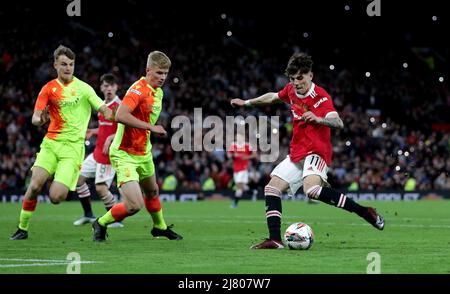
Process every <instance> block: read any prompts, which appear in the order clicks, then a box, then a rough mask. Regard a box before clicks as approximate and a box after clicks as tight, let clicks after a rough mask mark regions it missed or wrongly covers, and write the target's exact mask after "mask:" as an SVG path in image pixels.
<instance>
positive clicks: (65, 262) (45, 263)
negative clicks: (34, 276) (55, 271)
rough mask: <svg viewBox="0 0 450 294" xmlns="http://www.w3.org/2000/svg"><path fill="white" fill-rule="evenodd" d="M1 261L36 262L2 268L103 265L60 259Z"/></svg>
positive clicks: (2, 259)
mask: <svg viewBox="0 0 450 294" xmlns="http://www.w3.org/2000/svg"><path fill="white" fill-rule="evenodd" d="M0 261H22V262H35V263H20V264H0V268H11V267H28V266H30V267H31V266H52V265H75V264H93V263H101V261H100V262H99V261H91V260H80V261H75V260H74V261H71V260H64V259H62V260H58V259H26V258H25V259H24V258H0Z"/></svg>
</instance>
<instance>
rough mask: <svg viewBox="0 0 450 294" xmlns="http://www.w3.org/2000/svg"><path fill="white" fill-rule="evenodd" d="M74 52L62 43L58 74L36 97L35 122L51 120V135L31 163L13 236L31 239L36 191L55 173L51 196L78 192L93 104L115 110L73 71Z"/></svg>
mask: <svg viewBox="0 0 450 294" xmlns="http://www.w3.org/2000/svg"><path fill="white" fill-rule="evenodd" d="M74 67H75V54H74V53H73V51H72V50H70V49H69V48H67V47H64V46H59V47H58V48H57V49H56V50H55V52H54V68H55V69H56V72H57V74H58V77H57V78H56V79H54V80H52V81H50V82H48V83H47V84H46V85H45V86H44V87H43V88H42V90H41V92H40V93H39V96H38V98H37V101H36V104H35V107H34V113H33V117H32V123H33V124H34V125H36V126H43V125H44V124H46V123H47V122H48V121H50V125H49V127H48V131H47V134H46V136H45V138H44V139H43V141H42V144H41V146H40V151H39V153H38V154H37V156H36V161H35V162H34V165H33V167H32V176H31V182H30V184H29V186H28V188H27V191H26V192H25V198H24V200H23V205H22V210H21V212H20V220H19V226H18V230H17V232H15V233H14V234H13V235H12V236H11V238H10V239H11V240H23V239H27V238H28V225H29V220H30V218H31V216H32V215H33V212H34V210H35V209H36V204H37V199H36V198H37V195H38V194H39V192H40V191H41V189H42V187H43V186H44V184H45V183H46V181H47V179H48V178H49V177H51V176H53V182H52V184H51V185H50V189H49V190H50V191H49V195H50V200H51V202H52V203H53V204H58V203H60V202H61V201H63V200H65V199H66V197H67V193H68V192H69V190H70V191H74V190H75V187H76V184H77V180H78V176H79V174H80V167H81V164H82V162H83V160H84V151H85V147H84V138H85V135H86V129H87V126H88V123H89V119H90V117H91V112H92V111H91V108H94V109H95V110H97V111H99V112H101V113H102V114H103V115H104V116H105V117H106V118H107V119H108V120H113V119H114V114H113V112H112V111H111V109H109V108H108V107H107V106H106V105H105V103H104V102H103V100H102V99H100V98H99V97H98V96H97V94H96V93H95V91H94V89H92V87H91V86H89V85H88V84H86V83H85V82H83V81H81V80H79V79H77V78H76V77H74V76H73V72H74Z"/></svg>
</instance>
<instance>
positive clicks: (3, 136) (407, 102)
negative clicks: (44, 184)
mask: <svg viewBox="0 0 450 294" xmlns="http://www.w3.org/2000/svg"><path fill="white" fill-rule="evenodd" d="M149 18H150V19H149V21H142V19H141V20H140V22H138V21H137V20H128V21H127V22H122V23H121V24H120V26H114V25H113V24H112V25H111V26H109V27H106V25H105V27H98V26H95V25H93V24H89V23H87V24H84V26H80V25H76V24H74V23H69V24H65V25H62V26H61V27H60V28H54V27H52V29H53V31H52V35H51V36H46V35H45V34H44V33H42V32H45V31H46V29H48V26H49V25H46V24H36V27H35V30H34V31H33V32H28V31H26V30H25V28H24V27H20V26H19V27H17V28H14V29H11V31H10V33H11V34H14V35H15V36H16V37H15V38H13V39H10V41H9V42H8V43H4V42H2V43H0V81H1V83H0V189H1V190H6V189H24V188H25V187H26V185H27V181H28V180H29V177H30V167H31V166H32V164H33V161H34V158H35V155H36V152H37V151H38V150H39V144H40V142H41V140H42V138H43V136H44V135H45V132H46V130H45V129H44V128H38V127H35V126H33V125H31V115H32V112H33V107H34V102H35V99H36V97H37V94H38V92H39V91H40V89H41V87H42V86H43V85H44V84H45V83H46V82H47V81H49V80H51V79H53V78H54V77H55V73H54V70H53V68H52V53H53V50H54V49H55V48H56V47H57V46H58V45H59V44H60V43H61V44H64V45H66V46H69V47H71V48H72V49H73V50H74V51H75V52H76V54H77V58H76V69H75V75H76V76H77V77H78V78H80V79H82V80H84V81H86V82H88V83H89V84H91V85H92V86H93V87H94V88H95V89H96V90H97V92H98V93H99V95H101V93H100V91H99V77H100V76H101V75H102V74H104V73H108V72H112V73H114V74H115V75H117V76H118V77H119V79H120V85H119V88H120V90H119V96H120V97H123V94H124V93H125V91H126V90H127V88H128V87H129V86H130V85H131V84H132V83H133V82H134V81H135V80H137V79H138V78H139V77H140V76H142V75H144V74H145V62H146V56H147V54H148V53H149V52H150V51H151V50H161V51H164V52H166V53H167V54H168V55H169V57H170V58H171V59H172V64H173V66H172V69H171V72H170V74H169V77H168V80H167V82H166V85H165V87H164V91H165V97H164V104H163V108H164V110H163V111H162V113H161V116H160V121H159V123H161V124H162V125H163V126H164V127H165V129H166V130H168V131H169V136H168V137H167V138H163V139H161V138H152V142H153V155H154V161H155V164H156V167H157V176H158V180H159V184H160V185H161V187H162V188H163V189H167V190H174V189H185V190H197V191H199V190H214V189H228V188H233V182H232V172H233V171H232V161H231V159H230V158H229V157H228V156H227V153H226V150H223V149H218V150H215V151H214V152H207V151H197V152H188V151H183V152H174V151H173V149H172V147H171V144H170V143H171V135H173V133H174V132H176V131H177V129H172V128H171V121H172V119H173V118H174V117H175V116H178V115H184V116H187V117H189V119H190V120H191V121H193V120H194V117H193V114H194V111H193V110H194V108H196V107H198V108H201V109H202V115H203V118H205V117H206V116H208V115H216V116H219V117H221V118H225V116H227V115H228V116H236V115H243V116H244V117H245V116H246V115H254V116H261V115H267V116H275V115H278V116H279V118H280V119H279V120H280V133H279V134H280V136H279V138H280V155H279V157H278V160H276V161H275V162H272V163H264V162H260V161H259V160H258V159H253V160H252V161H251V164H250V186H253V187H256V188H257V187H263V186H264V185H265V184H266V183H267V182H268V178H269V174H270V172H271V170H272V169H273V168H274V167H275V166H276V164H277V163H278V162H280V161H281V160H283V159H284V158H285V156H286V155H287V154H288V152H289V142H290V137H291V134H292V126H291V124H290V122H291V117H290V115H291V114H290V111H289V107H288V106H287V105H284V104H282V103H280V104H278V105H276V106H271V107H262V108H259V109H258V108H252V109H248V108H246V109H244V110H243V109H234V108H231V107H230V105H229V100H230V99H231V98H234V97H241V98H243V99H249V98H252V97H256V96H259V95H261V94H264V93H266V92H268V91H278V90H280V89H281V88H282V87H283V86H284V84H285V83H287V79H286V77H285V76H284V75H283V71H284V68H285V65H286V63H287V60H288V58H289V57H290V55H291V54H292V53H294V52H296V51H306V52H308V53H310V54H311V55H312V57H313V60H314V62H315V64H314V74H315V78H314V81H315V82H316V83H317V84H318V85H320V86H322V87H324V88H325V89H326V90H327V91H328V92H329V93H330V95H331V96H332V98H333V101H334V104H335V107H336V109H337V110H338V112H339V113H340V115H341V118H342V119H343V121H344V129H343V130H340V131H335V130H333V131H332V138H333V139H332V140H333V146H334V147H333V158H334V159H333V163H332V165H331V168H330V172H329V177H330V178H329V180H330V183H331V184H332V185H334V186H335V187H336V188H339V189H349V190H358V189H371V190H373V189H395V190H417V189H419V190H426V189H450V177H449V172H450V156H449V153H450V128H449V125H450V119H448V113H449V110H450V92H449V91H448V81H446V80H443V81H441V80H439V79H438V77H435V76H434V72H435V70H436V68H437V67H438V66H439V64H440V63H442V62H444V61H441V60H439V59H435V60H434V61H433V63H430V56H431V58H433V56H434V55H433V54H434V53H433V52H432V50H430V49H429V48H428V49H427V48H421V50H415V49H414V48H413V46H409V47H408V46H405V48H403V47H395V46H393V47H391V48H384V49H383V50H384V51H382V52H383V53H382V54H378V55H377V56H375V57H373V58H372V60H371V62H369V63H367V62H366V63H362V62H359V61H358V60H355V61H352V60H353V59H354V55H353V54H354V51H353V50H354V49H351V48H348V49H345V47H332V48H324V46H319V45H314V43H313V41H310V40H307V37H305V35H304V34H303V38H304V39H305V40H303V39H302V40H299V39H298V36H296V35H295V34H294V33H290V34H289V33H288V34H286V35H283V37H284V39H283V40H282V41H280V43H279V44H278V46H276V47H275V48H274V47H271V46H270V44H266V43H265V42H258V41H254V42H251V41H248V40H251V34H250V35H248V33H247V35H245V34H246V32H247V31H248V30H249V29H252V28H253V26H256V25H257V24H255V23H252V22H246V21H244V20H240V21H238V20H236V19H234V20H233V23H234V27H233V28H234V32H233V35H231V34H229V33H224V32H225V31H224V30H223V28H224V26H225V25H224V23H223V20H224V19H226V20H227V21H228V22H227V23H228V24H229V23H230V22H231V21H232V20H231V19H229V17H227V16H225V18H224V17H223V15H222V16H221V17H219V15H218V16H217V20H216V21H213V20H211V21H210V22H209V26H208V28H206V29H204V31H201V30H200V31H198V30H196V29H197V28H196V27H195V24H193V26H192V27H190V28H183V27H180V26H176V25H170V23H164V22H162V23H159V22H158V21H152V20H153V19H151V17H149ZM137 28H139V30H138V29H137ZM194 30H195V32H193V31H194ZM239 30H240V31H239ZM39 32H40V33H39ZM163 32H164V33H163ZM239 32H242V34H241V37H239ZM146 34H149V35H150V36H152V38H149V37H148V35H146ZM236 35H237V36H236ZM44 36H46V37H44ZM174 36H176V37H174ZM355 38H356V37H355ZM255 40H256V39H255ZM246 41H247V42H246ZM308 42H309V43H308ZM328 47H330V46H328ZM447 50H448V49H447ZM430 52H431V53H430ZM440 53H441V54H444V55H445V54H446V58H447V59H446V60H448V51H445V52H440ZM444 57H445V56H444ZM444 60H445V58H444ZM440 66H444V67H447V68H448V62H447V64H444V65H440ZM95 126H96V116H95V115H93V117H92V122H91V127H95ZM207 130H208V129H203V134H205V133H206V132H207ZM193 131H194V130H193ZM250 133H251V132H250ZM92 143H93V144H91V145H90V146H87V149H88V150H87V153H86V154H88V152H89V151H92V148H93V145H94V144H95V141H93V142H92ZM224 147H226V146H224Z"/></svg>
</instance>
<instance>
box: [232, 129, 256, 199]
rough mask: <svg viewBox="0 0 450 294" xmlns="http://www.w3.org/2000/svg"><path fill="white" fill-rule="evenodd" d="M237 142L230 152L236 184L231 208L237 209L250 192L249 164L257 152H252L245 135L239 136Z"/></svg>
mask: <svg viewBox="0 0 450 294" xmlns="http://www.w3.org/2000/svg"><path fill="white" fill-rule="evenodd" d="M236 141H237V142H233V143H232V144H231V146H230V150H229V151H228V152H229V153H228V154H229V155H230V156H231V157H232V158H233V180H234V183H235V184H236V191H235V193H234V198H233V202H232V203H231V208H236V207H237V205H238V202H239V200H240V199H241V197H242V195H243V194H244V193H245V192H246V191H247V190H248V186H247V184H248V164H249V161H250V159H252V158H255V157H256V152H253V151H252V150H250V145H249V144H248V143H247V142H245V138H244V136H243V135H241V134H238V135H237V140H236Z"/></svg>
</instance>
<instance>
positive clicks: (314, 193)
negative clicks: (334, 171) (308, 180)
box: [303, 185, 322, 199]
mask: <svg viewBox="0 0 450 294" xmlns="http://www.w3.org/2000/svg"><path fill="white" fill-rule="evenodd" d="M303 192H304V193H305V195H306V196H308V198H310V199H317V198H319V195H320V192H322V187H321V186H320V185H308V186H306V185H305V186H303Z"/></svg>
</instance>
